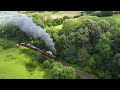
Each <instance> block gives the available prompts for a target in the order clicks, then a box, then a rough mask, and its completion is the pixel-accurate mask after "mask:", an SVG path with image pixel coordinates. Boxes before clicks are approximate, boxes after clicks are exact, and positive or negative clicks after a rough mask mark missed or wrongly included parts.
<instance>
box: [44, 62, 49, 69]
mask: <svg viewBox="0 0 120 90" xmlns="http://www.w3.org/2000/svg"><path fill="white" fill-rule="evenodd" d="M49 66H50V62H49V60H45V61H44V62H43V67H44V68H45V69H47V68H49Z"/></svg>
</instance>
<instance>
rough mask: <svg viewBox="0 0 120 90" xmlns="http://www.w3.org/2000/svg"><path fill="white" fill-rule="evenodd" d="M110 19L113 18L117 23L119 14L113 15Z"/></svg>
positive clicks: (119, 17)
mask: <svg viewBox="0 0 120 90" xmlns="http://www.w3.org/2000/svg"><path fill="white" fill-rule="evenodd" d="M110 18H113V19H114V20H116V21H117V22H120V14H114V15H112V16H110Z"/></svg>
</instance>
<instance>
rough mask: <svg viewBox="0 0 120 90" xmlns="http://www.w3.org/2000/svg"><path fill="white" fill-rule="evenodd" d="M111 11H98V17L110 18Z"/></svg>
mask: <svg viewBox="0 0 120 90" xmlns="http://www.w3.org/2000/svg"><path fill="white" fill-rule="evenodd" d="M112 15H113V11H100V17H105V16H112Z"/></svg>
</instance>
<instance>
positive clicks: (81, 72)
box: [57, 60, 96, 79]
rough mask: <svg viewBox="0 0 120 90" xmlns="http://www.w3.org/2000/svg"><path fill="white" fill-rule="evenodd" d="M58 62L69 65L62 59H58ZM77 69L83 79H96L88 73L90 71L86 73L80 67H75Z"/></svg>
mask: <svg viewBox="0 0 120 90" xmlns="http://www.w3.org/2000/svg"><path fill="white" fill-rule="evenodd" d="M57 62H59V63H61V64H63V65H64V66H69V65H68V64H67V63H65V62H63V61H61V60H58V61H57ZM73 69H74V70H75V72H76V73H78V74H79V75H80V77H81V78H82V79H96V78H95V77H94V76H92V75H90V74H88V73H85V72H83V71H81V70H79V69H76V68H73Z"/></svg>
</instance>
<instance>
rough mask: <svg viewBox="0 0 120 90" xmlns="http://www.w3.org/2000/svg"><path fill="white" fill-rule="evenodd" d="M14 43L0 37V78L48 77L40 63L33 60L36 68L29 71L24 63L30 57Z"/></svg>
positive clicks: (28, 60)
mask: <svg viewBox="0 0 120 90" xmlns="http://www.w3.org/2000/svg"><path fill="white" fill-rule="evenodd" d="M21 48H23V47H17V46H16V44H14V43H10V42H8V41H5V40H3V39H0V78H1V79H45V78H48V76H47V74H46V72H45V71H44V70H43V69H42V67H41V65H40V63H38V62H37V61H34V64H35V66H36V68H34V70H32V71H30V70H28V68H27V67H26V65H25V63H26V62H30V60H31V57H30V56H29V55H27V54H25V53H22V52H21Z"/></svg>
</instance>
